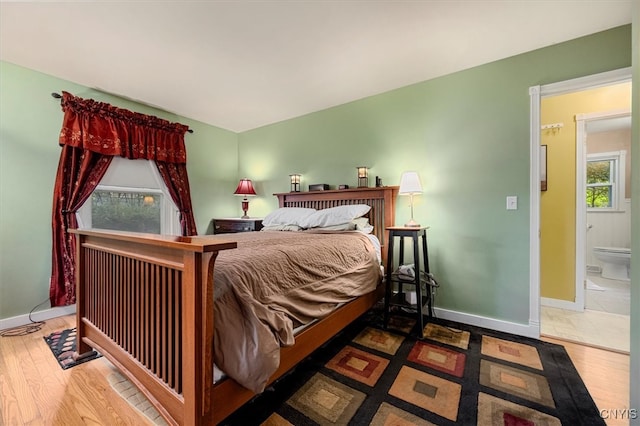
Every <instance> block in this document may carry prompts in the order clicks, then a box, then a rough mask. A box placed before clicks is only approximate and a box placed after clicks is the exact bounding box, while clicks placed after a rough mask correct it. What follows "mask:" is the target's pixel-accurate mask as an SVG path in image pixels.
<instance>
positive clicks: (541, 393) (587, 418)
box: [223, 310, 605, 426]
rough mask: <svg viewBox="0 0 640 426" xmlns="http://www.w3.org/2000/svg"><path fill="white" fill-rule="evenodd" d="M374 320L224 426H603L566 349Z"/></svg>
mask: <svg viewBox="0 0 640 426" xmlns="http://www.w3.org/2000/svg"><path fill="white" fill-rule="evenodd" d="M381 317H382V314H381V312H380V311H379V310H372V311H370V312H368V313H367V314H365V315H364V316H363V317H362V318H360V319H359V320H358V321H356V322H354V323H353V324H351V325H350V326H349V327H347V328H346V329H345V330H344V331H343V332H342V333H340V334H339V335H338V336H336V337H335V338H334V339H333V340H331V341H330V342H329V343H327V344H326V345H324V346H323V347H322V348H320V349H319V350H318V351H316V352H315V353H313V355H312V356H311V357H310V358H308V359H307V360H305V361H304V362H303V363H302V364H300V365H299V366H298V367H297V368H296V369H295V370H293V371H292V372H291V373H289V374H288V375H287V376H285V377H283V378H282V379H280V380H279V381H278V382H277V383H275V384H274V385H273V386H272V387H271V388H269V389H267V390H266V391H265V392H264V393H263V394H261V395H259V396H257V397H256V398H254V399H253V400H252V401H250V402H249V403H248V404H247V405H245V406H244V407H242V408H241V409H240V410H238V411H237V412H236V413H234V414H232V415H231V416H230V417H229V418H227V419H226V420H225V421H224V422H223V424H226V425H249V424H251V425H259V424H264V425H296V426H304V425H318V424H320V425H331V424H340V425H387V424H394V425H482V426H484V425H505V426H507V425H514V426H515V425H518V426H525V425H604V424H605V422H604V421H603V420H602V418H601V417H600V415H599V411H598V408H597V407H596V405H595V403H594V402H593V399H592V398H591V396H590V395H589V392H588V391H587V389H586V387H585V385H584V383H583V382H582V379H581V378H580V376H579V374H578V372H577V370H576V369H575V367H574V365H573V363H572V362H571V360H570V358H569V356H568V354H567V352H566V350H565V349H564V348H563V347H562V346H559V345H555V344H552V343H548V342H543V341H540V340H537V339H530V338H526V337H521V336H516V335H511V334H507V333H501V332H496V331H492V330H488V329H483V328H479V327H474V326H468V325H464V324H459V323H455V322H451V321H446V320H441V319H432V320H429V321H428V323H427V325H426V326H425V328H424V336H425V337H424V339H422V340H419V339H417V338H416V336H417V332H418V330H417V329H416V327H417V326H416V325H415V322H416V321H415V320H413V319H411V318H405V317H402V316H397V317H394V318H393V319H392V324H391V325H392V326H393V328H392V327H391V326H390V327H389V329H387V330H385V329H384V328H383V327H382V326H381Z"/></svg>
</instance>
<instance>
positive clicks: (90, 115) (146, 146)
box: [59, 92, 189, 163]
mask: <svg viewBox="0 0 640 426" xmlns="http://www.w3.org/2000/svg"><path fill="white" fill-rule="evenodd" d="M61 105H62V110H63V111H64V118H63V122H62V129H61V130H60V139H59V141H60V145H70V146H73V147H75V148H82V149H85V150H87V151H93V152H97V153H100V154H103V155H114V156H115V155H118V156H120V157H125V158H129V159H131V160H135V159H142V158H143V159H146V160H156V161H164V162H167V163H186V162H187V152H186V150H185V146H184V134H185V133H186V131H187V130H188V129H189V128H188V127H187V126H185V125H184V124H180V123H171V122H170V121H167V120H164V119H162V118H158V117H154V116H151V115H145V114H140V113H137V112H132V111H129V110H127V109H123V108H117V107H114V106H113V105H110V104H107V103H104V102H98V101H95V100H93V99H82V98H79V97H76V96H73V95H71V94H70V93H67V92H62V101H61Z"/></svg>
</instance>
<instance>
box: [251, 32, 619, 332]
mask: <svg viewBox="0 0 640 426" xmlns="http://www.w3.org/2000/svg"><path fill="white" fill-rule="evenodd" d="M630 33H631V27H630V26H624V27H620V28H616V29H612V30H609V31H606V32H603V33H598V34H595V35H591V36H588V37H584V38H581V39H577V40H573V41H570V42H566V43H561V44H557V45H554V46H552V47H548V48H544V49H540V50H536V51H533V52H528V53H525V54H522V55H518V56H514V57H511V58H508V59H505V60H501V61H497V62H493V63H490V64H487V65H483V66H479V67H476V68H473V69H469V70H465V71H462V72H458V73H455V74H450V75H447V76H444V77H440V78H436V79H433V80H429V81H425V82H423V83H419V84H415V85H411V86H408V87H404V88H400V89H397V90H394V91H391V92H387V93H384V94H381V95H377V96H373V97H369V98H366V99H362V100H359V101H356V102H352V103H349V104H345V105H341V106H338V107H334V108H330V109H327V110H324V111H320V112H317V113H313V114H309V115H306V116H303V117H299V118H296V119H292V120H288V121H285V122H281V123H277V124H274V125H270V126H266V127H263V128H259V129H255V130H252V131H248V132H244V133H241V134H240V136H239V156H240V159H241V162H240V165H239V167H240V174H242V175H243V176H247V177H249V178H251V179H254V180H255V181H256V183H257V187H258V192H259V194H260V196H259V197H256V199H254V200H252V204H251V214H252V215H254V216H257V215H263V214H266V213H267V212H269V211H270V210H271V209H273V208H274V207H276V205H277V204H276V200H275V199H274V197H272V196H271V194H272V193H274V192H286V191H288V190H289V184H288V175H289V174H290V173H294V172H297V173H301V174H302V175H303V189H306V188H307V185H308V184H313V183H327V184H329V185H332V186H335V185H338V184H343V183H346V184H350V185H355V183H356V169H355V167H356V166H359V165H368V166H369V167H370V176H371V178H370V182H373V181H374V179H375V176H380V177H381V178H382V180H383V183H384V184H386V185H397V184H399V181H400V175H401V173H402V172H403V171H405V170H416V171H418V172H419V173H420V176H421V179H422V184H423V187H424V191H425V192H424V194H423V195H422V196H420V197H417V198H416V207H415V217H416V220H417V221H418V222H420V223H421V224H425V225H428V226H430V230H429V244H430V246H429V249H430V253H429V254H430V256H429V260H430V266H431V268H432V271H433V272H434V273H435V275H436V277H437V279H438V280H439V281H440V283H441V284H442V288H441V289H440V290H439V291H438V294H437V296H436V305H437V306H439V307H442V308H445V309H450V310H453V311H458V312H464V313H467V314H475V315H480V316H486V317H489V318H494V319H500V320H506V321H511V322H515V323H520V324H527V323H528V322H529V256H530V254H529V87H531V86H535V85H539V84H547V83H552V82H557V81H563V80H567V79H571V78H576V77H580V76H585V75H590V74H596V73H599V72H604V71H608V70H613V69H618V68H624V67H628V66H630V64H631V34H630ZM507 195H516V196H518V210H516V211H507V210H506V209H505V203H506V200H505V197H506V196H507ZM407 204H408V202H406V201H405V200H404V199H402V198H400V200H399V203H398V207H397V220H396V224H402V223H404V222H405V221H406V220H407V219H408V217H409V209H408V206H407Z"/></svg>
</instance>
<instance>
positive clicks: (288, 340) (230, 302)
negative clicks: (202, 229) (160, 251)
mask: <svg viewBox="0 0 640 426" xmlns="http://www.w3.org/2000/svg"><path fill="white" fill-rule="evenodd" d="M220 238H223V239H225V240H235V241H237V242H238V248H237V249H235V250H224V251H222V252H220V254H219V255H218V258H217V259H216V263H215V270H214V286H215V303H214V321H215V329H216V331H215V340H214V345H215V346H214V354H215V363H216V365H217V366H218V367H219V368H220V369H222V370H223V371H224V372H226V373H227V375H229V376H230V377H232V378H233V379H235V380H236V381H237V382H238V383H240V384H241V385H243V386H245V387H247V388H248V389H251V390H252V391H254V392H256V393H259V392H262V391H263V390H264V387H265V385H266V382H267V380H268V379H269V377H270V376H271V375H272V374H273V373H274V372H275V370H276V369H277V368H278V365H279V363H280V349H279V348H280V346H290V345H293V343H294V337H293V328H294V327H295V326H298V325H300V324H307V323H309V322H311V321H313V320H314V319H317V318H322V317H324V316H326V315H327V314H329V313H330V312H331V311H332V310H333V309H334V308H335V307H336V305H337V304H339V303H342V302H347V301H349V300H351V299H353V298H355V297H357V296H360V295H363V294H366V293H368V292H371V291H373V290H374V289H375V288H376V285H377V284H378V283H379V281H380V279H381V278H382V277H381V272H380V267H379V263H378V260H377V256H376V252H375V249H374V247H373V244H372V243H371V241H369V239H368V238H367V237H366V236H365V235H363V234H361V233H358V232H346V233H313V232H310V231H306V232H277V231H267V232H248V233H239V234H226V235H221V236H220Z"/></svg>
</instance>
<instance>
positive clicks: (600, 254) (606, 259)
mask: <svg viewBox="0 0 640 426" xmlns="http://www.w3.org/2000/svg"><path fill="white" fill-rule="evenodd" d="M593 255H594V256H595V257H596V259H598V260H600V262H602V273H601V275H602V277H603V278H609V279H612V280H622V281H629V268H630V266H631V249H628V248H619V247H594V248H593Z"/></svg>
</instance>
